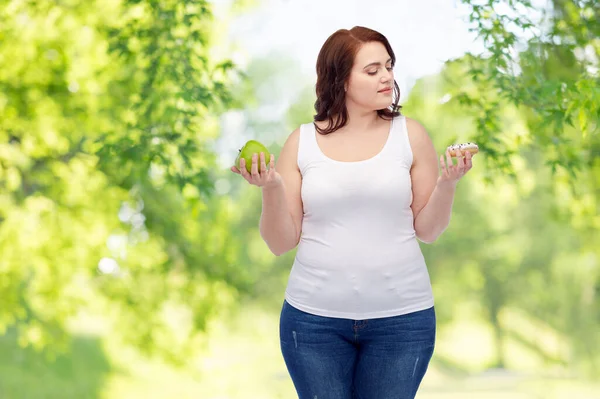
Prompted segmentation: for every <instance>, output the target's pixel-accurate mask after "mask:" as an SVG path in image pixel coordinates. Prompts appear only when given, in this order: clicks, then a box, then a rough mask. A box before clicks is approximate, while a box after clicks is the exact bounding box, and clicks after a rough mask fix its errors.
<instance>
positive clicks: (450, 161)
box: [446, 150, 454, 172]
mask: <svg viewBox="0 0 600 399" xmlns="http://www.w3.org/2000/svg"><path fill="white" fill-rule="evenodd" d="M446 163H447V169H448V172H450V170H451V169H452V166H454V163H453V162H452V155H450V150H446Z"/></svg>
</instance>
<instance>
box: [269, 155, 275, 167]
mask: <svg viewBox="0 0 600 399" xmlns="http://www.w3.org/2000/svg"><path fill="white" fill-rule="evenodd" d="M269 169H270V170H275V155H273V154H271V161H270V162H269Z"/></svg>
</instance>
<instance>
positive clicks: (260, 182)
mask: <svg viewBox="0 0 600 399" xmlns="http://www.w3.org/2000/svg"><path fill="white" fill-rule="evenodd" d="M258 158H259V155H258V154H256V153H255V154H253V155H252V166H251V168H250V173H248V171H247V170H246V160H245V159H244V158H241V157H240V165H239V167H237V166H232V167H231V171H232V172H233V173H237V174H239V175H242V177H243V178H244V179H246V181H247V182H248V183H250V184H252V185H255V186H258V187H273V186H276V185H278V184H281V182H282V180H281V175H280V174H279V173H277V171H276V170H275V155H273V154H271V159H270V161H269V169H267V164H266V161H265V153H264V152H261V153H260V171H259V163H258Z"/></svg>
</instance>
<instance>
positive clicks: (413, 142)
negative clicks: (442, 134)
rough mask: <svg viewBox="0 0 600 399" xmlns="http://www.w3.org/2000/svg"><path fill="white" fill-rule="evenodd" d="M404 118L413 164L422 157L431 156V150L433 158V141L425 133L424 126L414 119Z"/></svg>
mask: <svg viewBox="0 0 600 399" xmlns="http://www.w3.org/2000/svg"><path fill="white" fill-rule="evenodd" d="M405 118H406V128H407V130H408V132H407V133H408V139H409V142H410V147H411V150H412V152H413V164H414V163H417V162H419V161H420V160H421V159H422V158H423V157H426V158H431V153H432V151H433V154H434V159H435V158H437V157H436V156H435V149H434V147H433V141H432V140H431V137H430V136H429V133H427V130H426V129H425V127H424V126H423V125H422V124H421V123H420V122H419V121H417V120H416V119H412V118H408V117H405Z"/></svg>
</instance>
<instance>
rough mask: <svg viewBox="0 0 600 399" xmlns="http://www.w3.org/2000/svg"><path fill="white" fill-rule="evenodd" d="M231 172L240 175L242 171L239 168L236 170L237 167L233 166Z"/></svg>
mask: <svg viewBox="0 0 600 399" xmlns="http://www.w3.org/2000/svg"><path fill="white" fill-rule="evenodd" d="M231 171H232V172H233V173H237V174H238V175H239V174H240V170H239V169H238V168H236V167H235V166H232V167H231Z"/></svg>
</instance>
